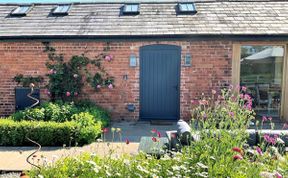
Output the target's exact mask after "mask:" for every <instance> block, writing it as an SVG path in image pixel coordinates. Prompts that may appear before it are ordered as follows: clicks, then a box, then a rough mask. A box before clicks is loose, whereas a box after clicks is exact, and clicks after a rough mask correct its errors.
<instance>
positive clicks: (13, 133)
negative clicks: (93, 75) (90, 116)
mask: <svg viewBox="0 0 288 178" xmlns="http://www.w3.org/2000/svg"><path fill="white" fill-rule="evenodd" d="M100 133H101V122H96V123H94V124H93V125H89V126H85V127H83V126H81V125H79V123H77V122H76V121H66V122H62V123H59V122H53V121H48V122H47V121H46V122H45V121H26V120H22V121H13V120H12V119H0V145H1V146H24V145H25V146H29V145H33V144H32V143H31V142H29V141H28V140H27V139H26V138H27V137H28V138H30V139H32V140H34V141H36V142H38V143H39V144H41V145H42V146H63V145H64V144H65V145H67V146H70V145H71V146H75V145H83V144H89V143H91V142H93V141H95V139H96V138H97V137H99V136H100Z"/></svg>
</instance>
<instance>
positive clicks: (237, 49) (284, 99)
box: [231, 42, 288, 121]
mask: <svg viewBox="0 0 288 178" xmlns="http://www.w3.org/2000/svg"><path fill="white" fill-rule="evenodd" d="M241 46H282V47H283V49H284V55H283V74H282V86H281V90H282V91H281V106H280V119H281V120H283V121H288V76H287V75H288V71H287V70H288V58H287V49H288V44H287V43H283V42H282V43H235V44H233V49H232V79H231V83H232V85H234V86H237V85H239V84H240V67H241V63H240V59H241Z"/></svg>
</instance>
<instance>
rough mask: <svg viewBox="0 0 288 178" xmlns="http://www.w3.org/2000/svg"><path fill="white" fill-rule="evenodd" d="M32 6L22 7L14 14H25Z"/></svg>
mask: <svg viewBox="0 0 288 178" xmlns="http://www.w3.org/2000/svg"><path fill="white" fill-rule="evenodd" d="M29 8H30V6H20V7H18V8H17V9H15V11H14V12H13V14H25V13H27V11H28V10H29Z"/></svg>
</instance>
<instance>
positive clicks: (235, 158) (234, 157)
mask: <svg viewBox="0 0 288 178" xmlns="http://www.w3.org/2000/svg"><path fill="white" fill-rule="evenodd" d="M233 159H234V160H242V159H243V157H242V156H241V155H234V156H233Z"/></svg>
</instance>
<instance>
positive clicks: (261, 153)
mask: <svg viewBox="0 0 288 178" xmlns="http://www.w3.org/2000/svg"><path fill="white" fill-rule="evenodd" d="M256 151H257V153H258V154H259V155H263V152H262V150H261V148H260V147H258V146H257V147H256Z"/></svg>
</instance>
